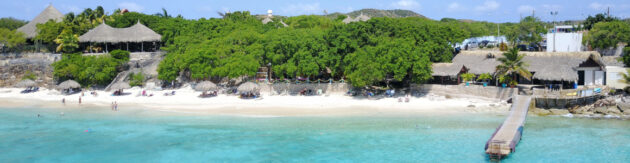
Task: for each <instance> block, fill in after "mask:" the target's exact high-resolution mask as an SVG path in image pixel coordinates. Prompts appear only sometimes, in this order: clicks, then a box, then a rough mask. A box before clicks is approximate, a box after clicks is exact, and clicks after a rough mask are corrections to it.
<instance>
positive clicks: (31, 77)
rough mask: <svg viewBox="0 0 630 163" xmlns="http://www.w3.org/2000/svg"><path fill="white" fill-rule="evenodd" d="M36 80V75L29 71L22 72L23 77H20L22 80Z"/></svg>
mask: <svg viewBox="0 0 630 163" xmlns="http://www.w3.org/2000/svg"><path fill="white" fill-rule="evenodd" d="M26 79H29V80H36V79H37V74H35V73H33V72H31V71H26V72H24V76H22V80H26Z"/></svg>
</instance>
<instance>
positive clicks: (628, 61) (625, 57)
mask: <svg viewBox="0 0 630 163" xmlns="http://www.w3.org/2000/svg"><path fill="white" fill-rule="evenodd" d="M621 61H622V62H623V64H624V65H626V67H630V46H626V47H624V48H623V54H622V57H621Z"/></svg>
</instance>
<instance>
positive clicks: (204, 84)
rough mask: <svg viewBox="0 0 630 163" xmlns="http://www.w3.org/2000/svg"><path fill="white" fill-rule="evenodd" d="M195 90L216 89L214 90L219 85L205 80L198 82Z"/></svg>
mask: <svg viewBox="0 0 630 163" xmlns="http://www.w3.org/2000/svg"><path fill="white" fill-rule="evenodd" d="M195 90H197V91H214V90H217V85H216V84H214V83H212V82H211V81H203V82H201V83H197V85H196V86H195Z"/></svg>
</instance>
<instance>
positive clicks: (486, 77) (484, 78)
mask: <svg viewBox="0 0 630 163" xmlns="http://www.w3.org/2000/svg"><path fill="white" fill-rule="evenodd" d="M491 79H492V75H490V74H489V73H483V74H481V75H479V77H478V78H477V81H484V82H487V81H488V80H491Z"/></svg>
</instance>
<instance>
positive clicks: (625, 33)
mask: <svg viewBox="0 0 630 163" xmlns="http://www.w3.org/2000/svg"><path fill="white" fill-rule="evenodd" d="M584 42H586V43H588V44H589V45H591V47H593V48H609V47H616V46H617V44H618V43H620V42H624V43H629V42H630V25H629V24H627V23H624V22H621V21H612V22H599V23H597V24H595V26H593V29H591V31H590V32H589V33H588V34H587V35H586V39H584Z"/></svg>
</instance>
